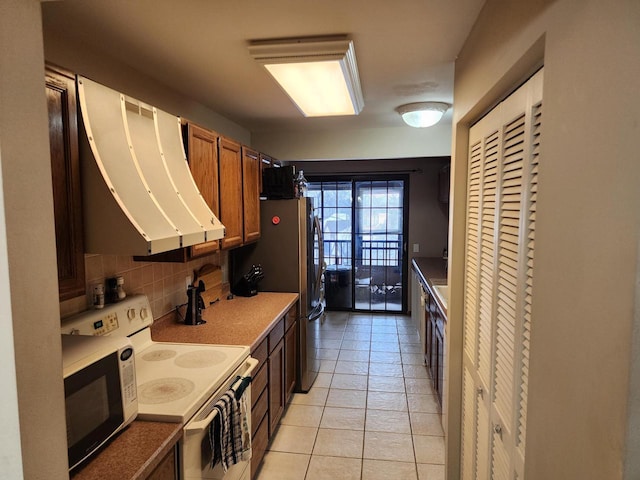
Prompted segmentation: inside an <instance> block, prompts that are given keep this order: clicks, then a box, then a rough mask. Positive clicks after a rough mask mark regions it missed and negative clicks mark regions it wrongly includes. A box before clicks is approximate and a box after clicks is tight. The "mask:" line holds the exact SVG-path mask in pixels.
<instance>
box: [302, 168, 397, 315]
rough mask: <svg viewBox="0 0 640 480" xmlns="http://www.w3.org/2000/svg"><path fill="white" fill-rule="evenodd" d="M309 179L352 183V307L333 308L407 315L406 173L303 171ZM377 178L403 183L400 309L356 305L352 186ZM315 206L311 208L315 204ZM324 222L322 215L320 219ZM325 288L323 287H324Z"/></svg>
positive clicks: (354, 210)
mask: <svg viewBox="0 0 640 480" xmlns="http://www.w3.org/2000/svg"><path fill="white" fill-rule="evenodd" d="M305 176H306V177H307V180H308V181H309V182H350V183H351V193H352V197H351V213H352V214H351V278H352V280H351V299H352V303H351V308H333V309H334V310H345V311H353V312H363V313H387V314H398V315H402V314H406V313H407V312H408V310H409V305H408V298H409V291H408V289H409V256H408V254H409V252H408V249H407V247H408V235H409V175H407V174H377V175H371V174H366V173H362V174H349V175H345V174H325V173H322V174H313V173H311V172H309V173H305ZM376 181H385V182H386V181H401V182H402V183H403V195H402V197H403V198H402V212H403V215H402V247H401V252H402V262H401V276H402V305H401V309H400V310H398V311H395V310H393V311H392V310H373V309H362V308H356V292H355V290H356V283H355V252H356V245H355V243H356V235H355V233H356V225H355V222H356V205H355V198H354V196H355V193H356V192H355V186H356V183H357V182H376ZM318 206H319V205H315V204H314V207H318ZM322 221H324V218H323V219H322ZM325 288H326V287H325Z"/></svg>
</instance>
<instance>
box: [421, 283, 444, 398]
mask: <svg viewBox="0 0 640 480" xmlns="http://www.w3.org/2000/svg"><path fill="white" fill-rule="evenodd" d="M425 322H426V329H425V331H426V335H425V337H426V338H425V343H426V344H425V347H426V348H425V363H426V365H427V368H428V369H429V374H430V375H431V382H432V385H433V389H434V391H435V393H436V396H437V397H438V400H439V401H440V405H442V391H443V388H444V322H445V316H444V314H443V313H442V311H441V310H440V308H439V307H438V304H437V301H436V299H435V298H434V296H433V295H431V294H430V293H427V295H426V298H425Z"/></svg>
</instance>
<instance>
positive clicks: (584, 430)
mask: <svg viewBox="0 0 640 480" xmlns="http://www.w3.org/2000/svg"><path fill="white" fill-rule="evenodd" d="M639 27H640V3H638V2H637V1H632V0H620V1H611V2H602V1H598V0H583V1H573V0H563V1H561V0H558V1H555V2H553V1H541V0H538V1H532V2H520V1H518V0H512V1H510V0H501V1H497V0H496V1H494V0H489V1H488V2H487V3H486V5H485V8H484V10H483V12H482V13H481V15H480V17H479V20H478V22H477V24H476V26H475V27H474V29H473V31H472V32H471V34H470V36H469V38H468V40H467V43H466V44H465V46H464V48H463V50H462V51H461V53H460V55H459V57H458V60H457V63H456V80H455V92H454V93H455V99H456V109H455V111H454V138H453V177H454V179H455V180H454V182H455V188H454V194H453V195H454V205H453V221H452V226H451V233H452V247H451V248H452V253H453V254H452V256H451V271H450V283H451V289H452V290H451V299H450V300H451V302H450V309H449V314H450V322H449V328H450V329H449V331H448V332H447V333H448V334H449V339H450V342H451V343H450V349H449V357H450V358H449V362H448V364H449V365H450V368H451V369H452V371H451V372H450V374H451V377H450V378H451V379H452V381H451V382H450V383H449V385H450V388H451V390H450V394H451V395H450V397H449V398H450V402H451V403H450V404H449V407H450V409H449V410H450V412H453V411H456V409H457V410H458V411H459V400H457V399H456V396H459V390H460V385H459V381H458V382H455V381H453V379H456V378H458V379H459V368H460V358H461V337H462V332H461V318H462V300H463V298H462V283H463V277H462V261H463V258H462V253H463V248H464V245H463V242H464V201H465V194H464V190H465V183H466V173H465V169H466V159H467V150H466V149H467V131H468V124H469V122H472V121H474V120H475V119H477V118H478V115H479V113H480V112H481V111H483V110H485V109H486V108H487V107H489V106H490V105H491V104H492V103H495V102H496V101H497V100H499V98H500V96H501V95H503V94H505V93H507V90H508V89H509V88H513V87H515V86H516V85H517V83H518V82H519V81H521V80H522V79H523V78H525V77H526V75H527V74H528V73H530V72H531V71H532V70H534V69H535V68H536V67H537V66H538V65H539V64H540V63H541V61H543V63H544V66H545V74H544V79H545V80H544V94H543V95H544V113H543V119H544V123H543V140H542V142H543V143H542V145H543V146H542V150H541V155H542V158H541V164H540V165H541V166H540V176H539V182H540V184H539V194H538V216H537V221H536V257H535V264H534V291H533V298H534V300H533V312H532V340H531V364H530V376H529V408H528V421H527V429H528V431H527V447H526V456H527V464H526V478H527V479H528V480H538V479H540V480H546V479H552V478H553V479H555V478H558V479H581V480H583V479H604V478H606V479H620V478H628V479H631V478H639V475H640V471H639V470H638V460H637V451H631V450H629V451H628V447H627V445H635V444H637V443H636V442H637V440H638V439H637V437H638V435H639V434H640V429H639V428H638V421H637V419H636V416H637V413H636V412H637V408H638V399H637V398H636V395H634V394H633V392H634V391H637V387H638V385H637V382H638V380H637V373H638V367H639V366H640V365H639V364H638V359H637V354H636V357H634V360H633V361H632V359H631V349H632V345H633V346H634V350H635V349H637V346H636V345H637V342H638V340H637V338H635V337H632V331H633V328H634V326H635V324H636V323H637V321H638V313H637V308H638V307H637V304H636V303H635V298H634V295H636V292H637V291H638V244H639V232H640V215H639V210H640V188H638V181H639V179H640V162H638V161H637V159H638V153H637V147H636V138H638V135H639V134H640V121H639V120H640V119H639V115H640V96H639V95H638V92H637V78H638V77H639V75H640V28H639ZM634 312H635V313H634ZM634 315H635V316H634ZM630 375H632V376H631V379H632V380H631V382H630V380H629V378H630ZM628 405H629V406H631V407H632V409H633V410H628V408H627V406H628ZM458 422H459V419H458V420H456V418H454V416H453V415H452V416H451V417H450V420H449V424H448V426H449V433H450V434H449V437H448V440H447V442H448V458H447V460H448V462H449V464H448V474H449V475H448V478H449V479H454V478H457V474H458V470H457V463H456V462H457V453H458V451H459V448H458V442H459V438H457V435H456V428H458V427H459V425H458ZM627 442H628V443H627ZM628 453H633V455H630V456H628ZM634 456H635V459H634ZM625 469H626V475H623V471H624V470H625Z"/></svg>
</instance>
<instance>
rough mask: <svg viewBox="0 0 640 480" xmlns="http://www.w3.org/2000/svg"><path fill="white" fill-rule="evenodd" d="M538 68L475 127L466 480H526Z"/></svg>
mask: <svg viewBox="0 0 640 480" xmlns="http://www.w3.org/2000/svg"><path fill="white" fill-rule="evenodd" d="M541 101H542V70H541V71H539V72H538V73H536V75H534V76H533V77H532V78H531V79H530V80H529V81H528V82H527V83H526V84H524V85H523V86H522V87H520V88H519V89H518V90H516V91H515V92H514V93H513V94H511V95H510V96H509V97H508V98H507V99H506V100H504V101H503V102H502V103H501V104H500V105H498V106H497V107H496V108H494V109H493V110H492V111H491V112H490V113H489V114H487V115H486V116H485V117H483V118H482V120H480V121H479V122H478V123H476V124H475V125H474V126H473V127H472V128H471V129H470V141H469V144H470V149H469V167H468V168H469V170H468V195H467V238H466V242H467V243H466V250H465V305H464V317H463V318H464V322H465V324H464V329H463V332H464V343H463V352H464V353H463V368H464V371H463V392H462V395H463V399H462V407H463V412H462V425H463V426H462V456H461V463H462V465H461V469H462V477H463V479H465V480H467V479H474V480H476V479H478V480H481V479H485V478H487V479H497V480H513V479H516V478H519V479H522V478H524V475H523V472H524V461H525V457H524V451H525V449H524V446H525V439H526V408H527V395H528V389H527V385H528V368H529V354H530V344H529V341H530V330H531V299H532V284H533V251H534V231H535V204H536V194H537V178H538V177H537V168H538V163H539V147H540V131H541V118H542V117H541V108H542V104H541Z"/></svg>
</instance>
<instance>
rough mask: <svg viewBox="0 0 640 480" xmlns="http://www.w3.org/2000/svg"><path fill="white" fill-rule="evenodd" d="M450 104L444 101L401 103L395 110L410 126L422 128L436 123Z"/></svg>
mask: <svg viewBox="0 0 640 480" xmlns="http://www.w3.org/2000/svg"><path fill="white" fill-rule="evenodd" d="M450 106H451V105H449V104H448V103H444V102H416V103H408V104H406V105H401V106H399V107H398V108H396V111H397V112H398V113H399V114H400V116H401V117H402V119H403V120H404V122H405V123H406V124H407V125H409V126H410V127H416V128H424V127H430V126H432V125H435V124H436V123H438V122H439V121H440V119H441V118H442V115H444V112H446V111H447V110H448V109H449V107H450Z"/></svg>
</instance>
